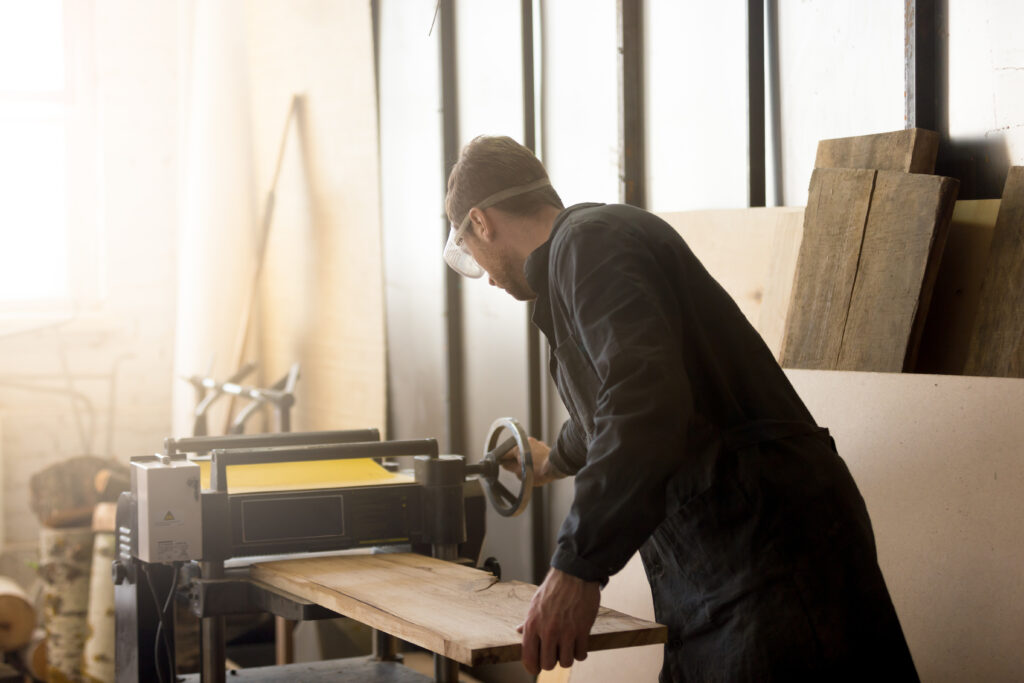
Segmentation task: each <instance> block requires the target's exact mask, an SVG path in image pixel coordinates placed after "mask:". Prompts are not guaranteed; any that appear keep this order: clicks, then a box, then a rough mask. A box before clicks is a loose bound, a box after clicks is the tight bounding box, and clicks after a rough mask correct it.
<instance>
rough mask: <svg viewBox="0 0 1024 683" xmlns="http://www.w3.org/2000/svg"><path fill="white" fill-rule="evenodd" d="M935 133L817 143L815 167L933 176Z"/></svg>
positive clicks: (913, 130) (878, 135)
mask: <svg viewBox="0 0 1024 683" xmlns="http://www.w3.org/2000/svg"><path fill="white" fill-rule="evenodd" d="M938 153H939V134H938V133H936V132H935V131H933V130H925V129H924V128H910V129H907V130H897V131H893V132H891V133H876V134H874V135H856V136H854V137H849V138H832V139H831V140H821V141H819V142H818V155H817V157H816V158H815V160H814V167H815V168H867V169H876V170H882V171H903V172H904V173H934V172H935V159H936V157H937V156H938Z"/></svg>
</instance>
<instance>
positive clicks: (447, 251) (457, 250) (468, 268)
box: [444, 178, 551, 278]
mask: <svg viewBox="0 0 1024 683" xmlns="http://www.w3.org/2000/svg"><path fill="white" fill-rule="evenodd" d="M550 185H551V181H550V180H549V179H548V178H541V179H539V180H535V181H533V182H532V183H527V184H526V185H517V186H516V187H510V188H508V189H507V190H502V191H501V192H495V193H494V194H492V195H491V196H490V197H487V198H486V199H484V200H483V201H482V202H478V203H477V204H474V205H473V207H475V208H477V209H481V210H482V209H487V208H489V207H492V206H494V205H495V204H497V203H499V202H503V201H505V200H506V199H509V198H511V197H517V196H519V195H521V194H526V193H527V192H533V191H534V190H539V189H541V188H542V187H548V186H550ZM473 207H470V208H473ZM469 224H470V220H469V211H467V212H466V216H465V217H464V218H463V219H462V222H461V223H459V227H455V226H454V225H453V226H452V228H451V230H450V231H449V232H448V241H447V242H446V243H445V245H444V260H445V263H447V264H448V266H449V267H451V269H452V270H454V271H455V272H456V273H458V274H459V275H462V276H464V277H469V278H478V277H483V274H484V269H483V268H481V267H480V264H479V263H477V262H476V259H475V258H473V254H471V253H469V249H467V248H466V242H465V235H466V229H467V228H468V227H469Z"/></svg>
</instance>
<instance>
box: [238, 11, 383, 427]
mask: <svg viewBox="0 0 1024 683" xmlns="http://www.w3.org/2000/svg"><path fill="white" fill-rule="evenodd" d="M243 5H244V11H243V14H244V22H245V24H244V27H241V28H242V29H244V30H243V32H242V33H241V34H240V35H241V36H243V38H244V41H245V49H246V56H247V66H248V67H249V73H250V74H252V77H251V78H250V79H249V80H248V87H249V90H248V91H247V96H248V98H249V101H251V103H252V117H251V123H252V140H253V150H252V159H253V166H254V167H253V169H252V174H253V178H254V180H255V182H256V186H257V187H258V188H260V192H259V194H258V197H259V201H260V204H261V205H262V202H263V197H264V194H263V192H264V191H265V189H266V188H268V187H269V185H270V179H271V178H272V177H273V171H274V166H275V163H276V159H277V155H278V147H279V144H280V139H281V132H282V129H283V127H284V122H285V114H286V112H287V109H288V106H289V104H290V102H291V99H292V96H293V95H295V94H301V95H303V97H302V103H303V104H302V107H301V108H300V110H299V116H298V118H297V120H296V123H297V125H293V126H292V128H291V133H290V136H289V138H288V140H287V143H286V149H285V154H284V160H283V163H282V165H281V174H280V180H279V182H278V186H277V192H276V195H275V198H276V200H275V201H276V203H275V206H274V219H273V225H272V226H271V230H270V237H269V242H268V249H267V258H266V262H265V269H264V272H263V278H262V282H261V290H260V297H259V302H260V307H259V311H258V314H259V315H258V318H257V322H258V330H259V337H258V343H257V344H252V345H250V350H251V351H252V352H253V353H254V354H255V355H254V356H252V357H250V358H246V360H259V361H260V362H261V372H262V373H263V377H262V378H261V379H262V381H263V382H266V383H270V382H273V381H274V380H276V379H278V378H279V377H281V376H282V375H284V374H285V373H286V372H287V370H288V368H289V367H290V366H291V364H292V363H294V362H296V361H298V362H300V363H301V364H302V379H301V380H300V381H299V384H298V390H297V401H296V406H295V409H294V411H293V417H292V419H293V423H292V429H294V430H297V431H298V430H316V429H344V428H347V427H351V428H365V427H381V428H383V426H384V422H385V358H384V356H385V343H384V341H385V340H384V286H383V273H382V265H381V248H380V245H381V228H380V188H379V182H378V175H379V174H378V172H377V170H378V163H379V162H378V148H377V117H376V85H375V81H374V72H373V22H372V17H371V12H370V6H369V5H368V4H366V3H359V2H334V3H332V2H315V1H308V0H302V1H298V2H288V3H281V2H272V1H270V0H254V1H252V2H246V3H243Z"/></svg>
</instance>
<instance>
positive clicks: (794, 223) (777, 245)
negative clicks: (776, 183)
mask: <svg viewBox="0 0 1024 683" xmlns="http://www.w3.org/2000/svg"><path fill="white" fill-rule="evenodd" d="M803 234H804V210H803V209H792V210H790V211H788V212H787V213H783V214H780V215H779V220H778V223H777V224H776V226H775V240H774V242H773V243H772V248H771V252H770V254H771V261H770V264H769V267H768V280H767V282H765V285H764V300H763V301H762V302H761V311H760V313H759V316H758V322H757V331H758V332H759V333H760V334H761V338H762V339H764V342H765V344H767V345H768V348H769V349H771V351H772V354H773V355H774V356H775V357H776V358H780V357H781V356H780V352H781V351H782V337H783V335H784V334H785V332H786V314H787V312H788V311H789V302H790V299H791V298H792V296H793V282H794V280H795V279H796V262H797V259H798V258H799V257H800V243H801V242H802V241H803Z"/></svg>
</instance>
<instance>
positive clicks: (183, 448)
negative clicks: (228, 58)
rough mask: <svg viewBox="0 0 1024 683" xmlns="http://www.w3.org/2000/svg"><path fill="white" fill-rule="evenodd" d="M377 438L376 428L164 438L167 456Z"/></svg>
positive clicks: (378, 434) (363, 440)
mask: <svg viewBox="0 0 1024 683" xmlns="http://www.w3.org/2000/svg"><path fill="white" fill-rule="evenodd" d="M367 441H380V431H379V430H377V429H344V430H336V431H324V432H289V433H287V434H258V435H257V434H254V435H245V434H232V435H229V436H190V437H185V438H183V439H166V440H164V451H165V452H166V454H167V455H169V456H173V455H174V454H175V453H209V452H211V451H214V450H218V449H236V448H259V447H268V448H273V447H277V446H312V445H326V444H343V443H355V442H367Z"/></svg>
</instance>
